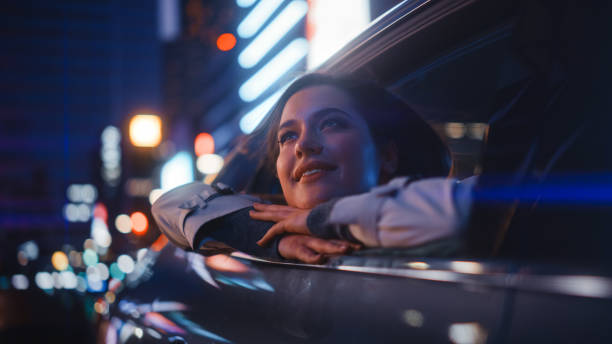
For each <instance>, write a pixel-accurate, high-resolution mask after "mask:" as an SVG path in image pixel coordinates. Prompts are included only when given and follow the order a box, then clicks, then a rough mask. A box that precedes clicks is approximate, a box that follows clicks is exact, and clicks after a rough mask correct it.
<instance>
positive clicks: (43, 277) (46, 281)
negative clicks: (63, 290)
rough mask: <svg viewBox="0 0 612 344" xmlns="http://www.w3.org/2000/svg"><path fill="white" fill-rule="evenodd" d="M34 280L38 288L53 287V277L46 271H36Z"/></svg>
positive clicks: (46, 288) (48, 288)
mask: <svg viewBox="0 0 612 344" xmlns="http://www.w3.org/2000/svg"><path fill="white" fill-rule="evenodd" d="M34 282H35V283H36V285H37V286H38V287H39V288H40V289H43V290H50V289H53V277H52V276H51V274H50V273H48V272H44V271H43V272H37V273H36V275H35V276H34Z"/></svg>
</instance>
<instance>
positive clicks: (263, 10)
mask: <svg viewBox="0 0 612 344" xmlns="http://www.w3.org/2000/svg"><path fill="white" fill-rule="evenodd" d="M282 2H283V0H260V1H259V3H258V4H257V5H256V6H255V7H254V8H253V9H252V10H251V12H249V14H247V16H246V17H245V18H244V19H243V20H242V22H240V24H238V29H237V30H236V32H238V36H240V37H242V38H250V37H252V36H253V35H255V34H256V33H257V31H259V29H260V28H261V26H262V25H263V24H264V23H265V22H266V20H268V18H270V16H271V15H272V13H274V11H276V9H277V8H278V6H280V4H281V3H282Z"/></svg>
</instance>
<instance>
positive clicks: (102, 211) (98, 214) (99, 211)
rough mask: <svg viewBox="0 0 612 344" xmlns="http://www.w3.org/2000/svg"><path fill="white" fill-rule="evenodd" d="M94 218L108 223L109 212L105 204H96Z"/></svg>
mask: <svg viewBox="0 0 612 344" xmlns="http://www.w3.org/2000/svg"><path fill="white" fill-rule="evenodd" d="M93 217H94V218H98V219H100V220H102V221H104V222H106V221H108V210H107V209H106V206H105V205H104V204H103V203H96V205H95V206H94V209H93Z"/></svg>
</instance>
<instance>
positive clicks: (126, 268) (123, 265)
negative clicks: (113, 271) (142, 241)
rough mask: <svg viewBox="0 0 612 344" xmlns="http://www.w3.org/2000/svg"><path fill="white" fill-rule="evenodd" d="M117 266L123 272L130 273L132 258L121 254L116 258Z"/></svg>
mask: <svg viewBox="0 0 612 344" xmlns="http://www.w3.org/2000/svg"><path fill="white" fill-rule="evenodd" d="M117 266H118V267H119V270H121V271H122V272H123V273H125V274H129V273H132V272H133V271H134V260H133V259H132V257H130V256H128V255H127V254H122V255H120V256H119V257H118V258H117Z"/></svg>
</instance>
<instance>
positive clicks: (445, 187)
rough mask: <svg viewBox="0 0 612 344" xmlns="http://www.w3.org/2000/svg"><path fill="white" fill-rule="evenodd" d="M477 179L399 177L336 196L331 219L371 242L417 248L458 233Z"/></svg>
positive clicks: (330, 223) (355, 237) (366, 241)
mask: <svg viewBox="0 0 612 344" xmlns="http://www.w3.org/2000/svg"><path fill="white" fill-rule="evenodd" d="M475 180H476V179H475V178H468V179H467V180H465V181H463V182H460V181H458V180H456V179H447V178H430V179H422V180H418V181H414V182H409V179H408V178H396V179H394V180H392V181H391V182H390V183H388V184H385V185H382V186H379V187H376V188H374V189H372V191H370V192H368V193H364V194H359V195H354V196H348V197H343V198H340V199H338V200H335V201H334V203H333V206H332V207H329V205H328V208H331V211H330V212H329V215H328V218H327V220H326V224H328V225H330V226H339V225H344V226H348V232H349V233H350V237H352V238H354V239H356V240H358V241H360V242H361V243H363V244H364V245H365V246H368V247H381V246H382V247H411V246H418V245H421V244H425V243H427V242H430V241H433V240H437V239H442V238H446V237H450V236H454V235H458V234H459V233H460V232H461V229H462V228H463V227H464V226H465V223H466V222H467V219H468V217H469V210H470V205H471V190H472V186H473V184H474V182H475ZM319 216H320V215H319Z"/></svg>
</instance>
